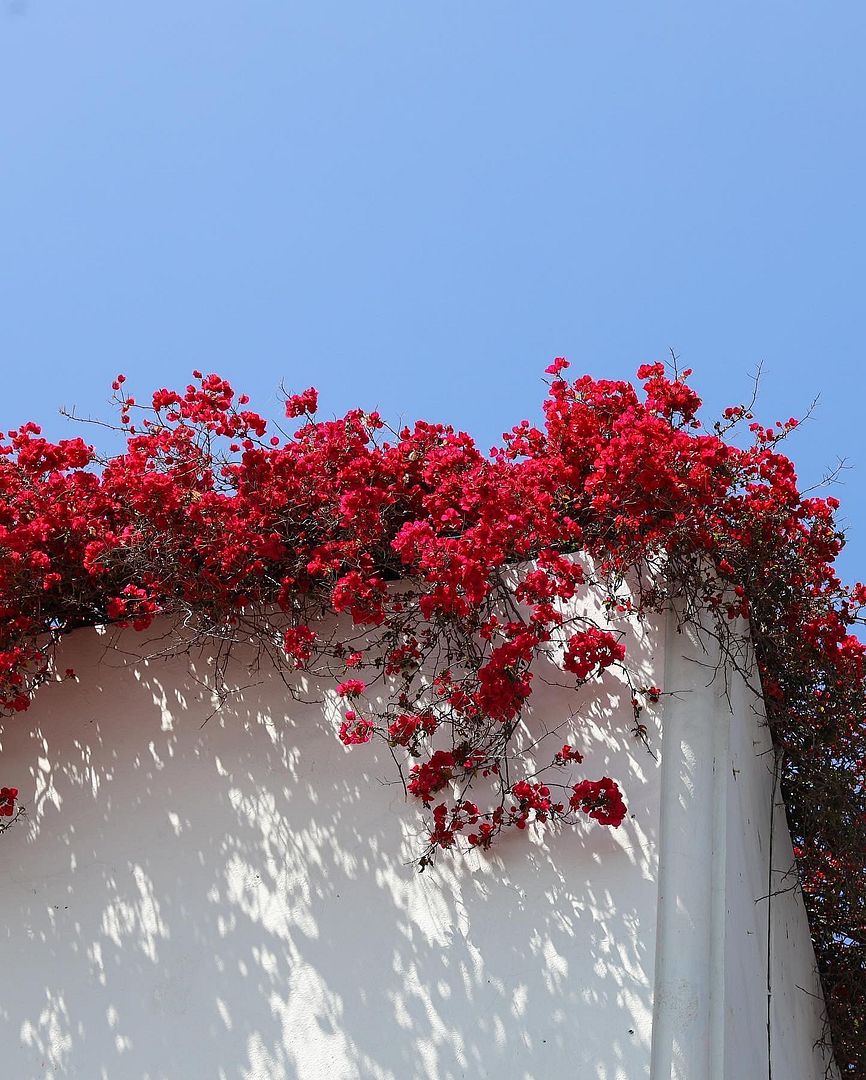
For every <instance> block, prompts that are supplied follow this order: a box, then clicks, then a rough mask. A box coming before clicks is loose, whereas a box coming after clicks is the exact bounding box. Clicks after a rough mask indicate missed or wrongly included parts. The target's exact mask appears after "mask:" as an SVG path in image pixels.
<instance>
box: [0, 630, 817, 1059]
mask: <svg viewBox="0 0 866 1080" xmlns="http://www.w3.org/2000/svg"><path fill="white" fill-rule="evenodd" d="M665 638H666V631H665V628H664V627H661V628H657V629H650V630H649V631H648V632H646V633H643V634H635V635H633V637H632V640H631V641H630V642H629V643H628V645H629V656H630V660H631V662H632V663H633V664H637V665H638V667H639V668H640V669H641V670H642V673H643V678H644V679H645V680H646V683H647V684H649V683H658V684H659V685H662V686H664V688H665V689H666V690H674V689H676V690H678V691H680V693H679V694H678V695H677V696H676V697H672V698H666V699H664V702H665V704H664V706H663V707H660V708H659V709H658V710H657V712H656V714H655V715H652V714H650V715H648V716H647V717H646V718H647V720H648V723H649V727H650V731H649V738H650V742H651V745H652V746H653V747H654V748H655V750H656V756H655V758H654V757H652V756H650V755H649V754H647V752H646V751H645V750H644V748H643V747H642V746H641V745H640V743H638V742H636V741H635V740H634V738H633V737H632V736H631V734H630V729H631V726H632V720H631V713H630V708H629V694H628V692H627V690H626V689H625V688H624V686H623V684H622V683H621V682H620V681H619V680H618V679H617V677H616V676H615V675H613V674H610V675H608V676H606V677H605V679H604V680H603V681H602V682H601V683H600V685H599V686H598V687H595V688H593V689H592V690H590V689H589V688H586V689H584V690H583V691H581V693H580V694H579V695H578V696H577V697H576V698H575V696H574V695H573V693H566V692H565V691H564V690H563V689H561V688H559V687H556V686H545V685H543V684H541V683H539V685H538V690H537V693H536V694H535V695H534V698H535V717H534V719H533V723H535V724H544V723H547V724H548V725H550V726H553V725H554V724H558V723H560V722H562V721H564V720H567V718H568V716H569V714H570V713H571V712H572V711H577V712H579V713H580V715H581V717H582V718H581V719H580V721H579V722H578V723H576V725H575V727H574V729H573V731H572V732H571V733H570V736H571V741H573V742H575V743H576V744H577V745H578V746H579V747H580V748H581V749H582V750H585V751H586V760H585V763H584V766H583V767H582V774H583V775H586V776H589V777H598V776H600V775H603V774H607V775H611V776H613V777H615V778H616V779H617V780H618V781H619V782H620V783H621V785H622V787H623V789H624V791H625V793H626V797H627V801H628V803H629V808H630V816H629V817H628V818H627V820H626V822H625V823H624V825H623V826H622V828H621V829H619V830H609V829H604V828H600V827H598V826H594V825H593V823H588V824H587V826H586V827H585V828H581V829H580V830H578V831H576V832H571V831H567V832H564V833H563V834H561V835H559V836H556V837H553V838H550V837H546V838H544V839H543V840H542V839H539V838H538V837H536V836H533V837H530V838H529V842H527V841H526V838H525V837H514V838H513V839H508V840H506V841H504V842H503V843H502V844H500V846H499V848H498V851H495V852H494V853H493V854H491V855H488V856H485V855H479V854H475V855H473V856H472V857H471V858H470V859H468V860H465V861H456V862H455V861H447V860H440V862H439V864H438V865H437V866H436V867H435V868H434V869H433V870H432V871H428V872H426V873H425V874H424V875H421V876H419V875H418V874H417V873H415V872H414V871H413V869H412V868H411V867H410V866H408V865H407V861H408V859H409V858H410V857H411V855H412V854H413V852H414V851H415V850H416V843H415V837H414V831H415V830H416V829H417V825H418V819H417V817H416V815H415V812H414V810H413V808H412V807H411V806H407V805H406V803H405V801H404V798H403V794H402V789H401V788H400V787H399V786H384V785H382V784H381V783H380V779H381V778H387V777H389V776H391V775H392V770H393V766H392V765H391V762H390V758H387V759H386V758H377V756H376V752H375V750H374V749H372V748H371V747H370V746H360V747H356V748H354V749H352V750H349V751H347V750H345V749H344V748H343V747H342V746H341V745H340V743H339V742H338V741H337V739H336V736H335V734H334V730H333V728H332V727H331V726H330V725H329V723H328V720H327V716H325V717H323V710H322V707H321V706H320V705H315V704H313V705H300V704H298V703H297V702H296V701H293V700H292V699H290V698H289V697H288V695H287V693H286V690H285V688H284V686H283V684H282V683H281V682H280V681H279V679H277V678H276V677H274V676H269V675H267V674H265V675H262V676H257V677H256V678H255V679H253V680H252V685H250V686H247V687H246V688H245V689H244V690H243V692H241V693H239V694H238V695H237V696H235V697H234V698H232V699H231V700H230V701H229V703H228V704H227V705H226V706H225V707H224V708H223V710H222V712H221V713H220V714H219V715H217V716H214V717H212V718H211V719H210V720H209V721H208V722H207V723H206V724H205V726H204V727H201V724H202V721H203V720H204V719H205V717H207V716H208V714H209V713H210V711H211V702H210V698H209V695H208V693H207V691H206V690H205V689H204V688H203V685H202V681H201V680H202V678H203V676H204V675H205V673H206V668H207V658H206V657H200V658H197V659H195V660H194V661H193V664H192V666H191V667H190V666H189V665H188V662H187V659H186V658H176V659H174V660H171V661H157V662H151V663H145V662H143V661H141V660H140V659H137V655H136V654H141V653H143V652H146V650H147V645H146V642H145V641H144V640H143V639H142V638H141V636H140V635H134V634H132V633H128V634H127V635H126V636H125V637H124V639H123V646H124V650H125V652H123V653H118V652H105V649H104V639H103V638H100V637H99V636H98V635H97V634H96V633H94V632H90V631H80V632H78V633H76V634H74V635H72V636H71V637H70V639H69V640H68V641H67V642H66V644H65V645H64V649H63V655H62V656H61V657H60V662H59V668H60V669H61V670H62V669H63V668H65V667H73V668H75V670H76V671H77V672H78V676H79V680H78V682H77V683H72V682H66V683H63V684H57V685H51V686H48V687H46V688H45V689H43V690H42V691H41V692H40V694H39V696H38V699H37V701H36V703H35V704H34V706H33V709H32V711H31V712H30V713H29V714H25V715H23V716H20V717H17V718H13V719H11V720H9V721H8V722H7V723H6V724H5V730H4V733H3V736H2V782H3V783H15V784H17V785H18V786H19V787H20V788H21V798H22V801H23V802H24V803H25V804H26V805H27V806H28V809H29V813H28V817H27V819H26V821H24V822H23V823H21V824H20V825H18V826H16V827H15V828H14V829H12V830H10V831H9V832H8V833H7V834H5V835H4V836H3V837H2V838H0V859H2V866H3V870H2V873H0V905H2V908H0V909H2V912H3V922H2V928H0V970H2V972H3V978H4V990H3V993H2V994H0V1054H2V1061H3V1065H4V1068H5V1069H6V1072H7V1074H8V1075H9V1077H10V1078H12V1080H26V1078H30V1077H50V1078H58V1077H80V1078H82V1080H102V1078H106V1080H127V1078H129V1080H133V1078H134V1080H199V1078H201V1080H209V1078H225V1080H234V1078H245V1080H278V1078H279V1080H283V1078H285V1080H289V1078H299V1080H320V1078H323V1080H324V1078H329V1080H350V1078H364V1080H366V1078H375V1080H386V1078H387V1080H415V1078H418V1080H422V1078H423V1080H434V1078H435V1080H451V1078H457V1077H465V1078H484V1077H503V1078H514V1080H535V1078H536V1077H538V1078H540V1077H548V1076H562V1077H576V1078H579V1080H583V1078H586V1080H635V1078H639V1077H649V1076H650V1075H651V1070H652V1076H653V1077H654V1078H655V1080H661V1078H662V1077H665V1080H666V1078H667V1077H682V1078H685V1077H688V1078H689V1080H704V1078H705V1077H706V1078H707V1080H719V1078H721V1077H731V1078H739V1077H750V1078H751V1077H758V1078H760V1077H766V1076H767V1075H768V1073H767V1045H768V1043H767V1027H766V1017H767V977H766V960H767V939H766V928H767V926H768V922H767V910H766V902H761V903H756V902H755V901H756V899H757V897H758V896H762V895H764V894H765V893H766V892H767V888H766V884H767V861H766V859H767V837H768V831H767V830H768V820H769V818H768V814H769V798H770V794H771V792H772V776H771V775H770V778H769V784H770V787H769V788H768V787H767V784H768V779H767V775H768V774H767V771H766V762H767V761H768V760H769V756H768V755H766V754H765V753H764V751H765V750H766V746H767V744H766V733H765V732H764V731H763V729H762V728H761V725H760V717H759V715H757V714H756V713H755V712H754V711H753V710H752V708H751V704H752V703H751V702H750V701H747V693H748V692H747V691H746V690H745V688H744V687H742V686H740V685H739V684H737V687H736V693H735V694H734V695H732V697H731V704H732V705H733V711H731V710H730V709H729V708H728V704H727V702H726V701H723V700H722V698H721V696H720V694H719V692H718V690H717V689H716V688H713V687H708V686H707V685H706V683H707V679H706V677H705V674H706V673H705V670H704V669H703V668H702V667H700V666H699V665H697V664H696V663H695V662H694V658H691V659H690V657H689V648H690V646H688V643H686V644H683V642H682V640H681V639H680V636H679V635H675V634H673V633H668V634H667V639H668V644H667V654H666V642H665ZM238 678H239V682H241V683H249V682H250V681H251V680H250V678H249V676H247V675H246V674H245V673H243V672H239V676H238ZM315 691H316V688H315V687H310V688H309V694H310V697H314V696H315ZM737 695H739V697H738V696H737ZM327 712H328V710H327V708H326V710H325V713H326V714H327ZM723 714H724V716H725V720H724V723H723V724H721V725H720V724H718V723H716V724H715V726H714V721H718V720H719V718H720V717H721V716H722V715H723ZM689 717H692V718H693V719H694V718H697V719H696V721H695V724H694V725H692V724H691V722H690V720H689ZM662 727H664V729H665V730H664V739H665V741H664V742H663V738H662V730H661V729H662ZM719 730H723V731H724V732H728V731H729V732H730V735H729V736H727V735H726V736H725V738H722V739H720V738H719V736H718V731H719ZM671 731H673V732H674V735H670V734H669V733H670V732H671ZM684 732H685V734H683V733H684ZM567 734H568V733H567V732H563V734H562V738H563V739H565V738H566V735H567ZM707 738H709V740H710V742H709V750H707V748H706V745H704V743H705V742H706V739H707ZM701 740H704V742H703V743H702V742H701ZM692 744H694V745H692ZM707 753H709V755H710V757H709V762H710V764H709V770H708V771H707V759H706V756H705V755H706V754H707ZM689 754H692V757H691V758H690V757H689ZM695 755H697V756H695ZM730 755H733V757H731V756H730ZM733 769H737V770H739V771H738V772H736V773H735V772H733V771H732V770H733ZM722 775H724V777H725V783H724V784H722V783H721V782H720V781H718V780H717V781H714V779H713V777H714V776H715V777H721V776H722ZM728 775H730V777H731V779H730V782H728V780H727V777H728ZM708 777H709V779H707V778H708ZM707 783H709V789H710V790H709V792H708V791H707V790H706V785H707ZM714 790H715V794H713V791H714ZM708 806H709V807H710V816H709V820H707V818H706V813H705V810H706V807H708ZM686 823H687V827H686ZM775 824H776V836H777V840H776V844H775V848H774V856H773V864H774V866H779V867H781V866H784V865H785V860H786V859H788V860H789V859H790V846H788V849H787V850H785V848H784V842H785V841H786V840H787V832H786V829H785V826H784V816H783V815H782V814H781V813H778V812H777V814H776V819H775ZM660 829H661V835H660ZM706 837H709V847H707V842H706ZM666 844H667V847H666V846H665V845H666ZM720 845H721V846H720ZM660 851H661V853H662V858H661V864H662V865H661V873H660V865H659V864H660V859H659V853H660ZM696 851H697V852H699V854H698V855H697V856H696V855H695V852H696ZM677 852H678V853H677ZM671 853H673V856H671ZM695 859H696V861H693V860H695ZM777 859H778V860H779V861H777ZM684 869H687V871H688V873H687V874H685V875H684ZM707 883H709V884H707ZM770 919H771V922H770V924H769V925H770V926H771V935H772V944H773V948H774V951H773V959H772V963H773V969H772V970H773V974H772V977H771V985H772V986H773V997H772V998H771V1002H772V1010H773V1012H772V1024H773V1025H775V1028H771V1033H773V1032H775V1037H774V1038H773V1039H772V1040H771V1042H772V1047H773V1051H772V1052H773V1054H774V1066H775V1068H774V1077H776V1080H778V1078H779V1077H785V1078H786V1080H813V1078H814V1080H819V1077H822V1076H823V1069H822V1070H821V1071H820V1072H819V1071H816V1070H817V1065H818V1056H817V1055H816V1054H815V1053H814V1052H813V1050H812V1043H813V1041H814V1039H815V1037H816V1036H817V1034H818V1017H819V1015H820V1001H819V1000H818V998H817V997H810V996H809V994H819V990H818V985H817V982H816V980H815V978H814V973H813V971H812V966H813V959H812V956H811V945H810V943H809V939H808V933H807V928H806V926H805V922H804V913H803V910H802V905H801V902H800V900H799V897H798V894H797V893H796V891H791V892H790V893H785V894H783V895H782V896H780V897H776V898H774V899H773V901H772V908H771V914H770ZM657 929H658V940H657ZM753 939H755V940H753ZM795 983H799V985H800V986H802V987H804V988H806V990H807V991H808V993H807V992H805V991H798V990H796V989H795V988H794V985H795ZM762 1016H763V1023H762V1020H761V1017H762ZM776 1055H782V1056H779V1057H777V1056H776ZM726 1058H727V1060H728V1063H729V1066H730V1067H726V1065H725V1059H726ZM698 1061H700V1062H701V1063H702V1064H700V1065H699V1066H698V1065H696V1064H695V1062H698ZM704 1061H705V1062H706V1064H707V1071H701V1070H702V1069H703V1068H704V1065H703V1062H704ZM777 1062H778V1064H777ZM718 1068H722V1070H723V1071H721V1072H718V1071H712V1070H714V1069H718ZM726 1068H727V1071H725V1069H726ZM786 1070H787V1071H786Z"/></svg>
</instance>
